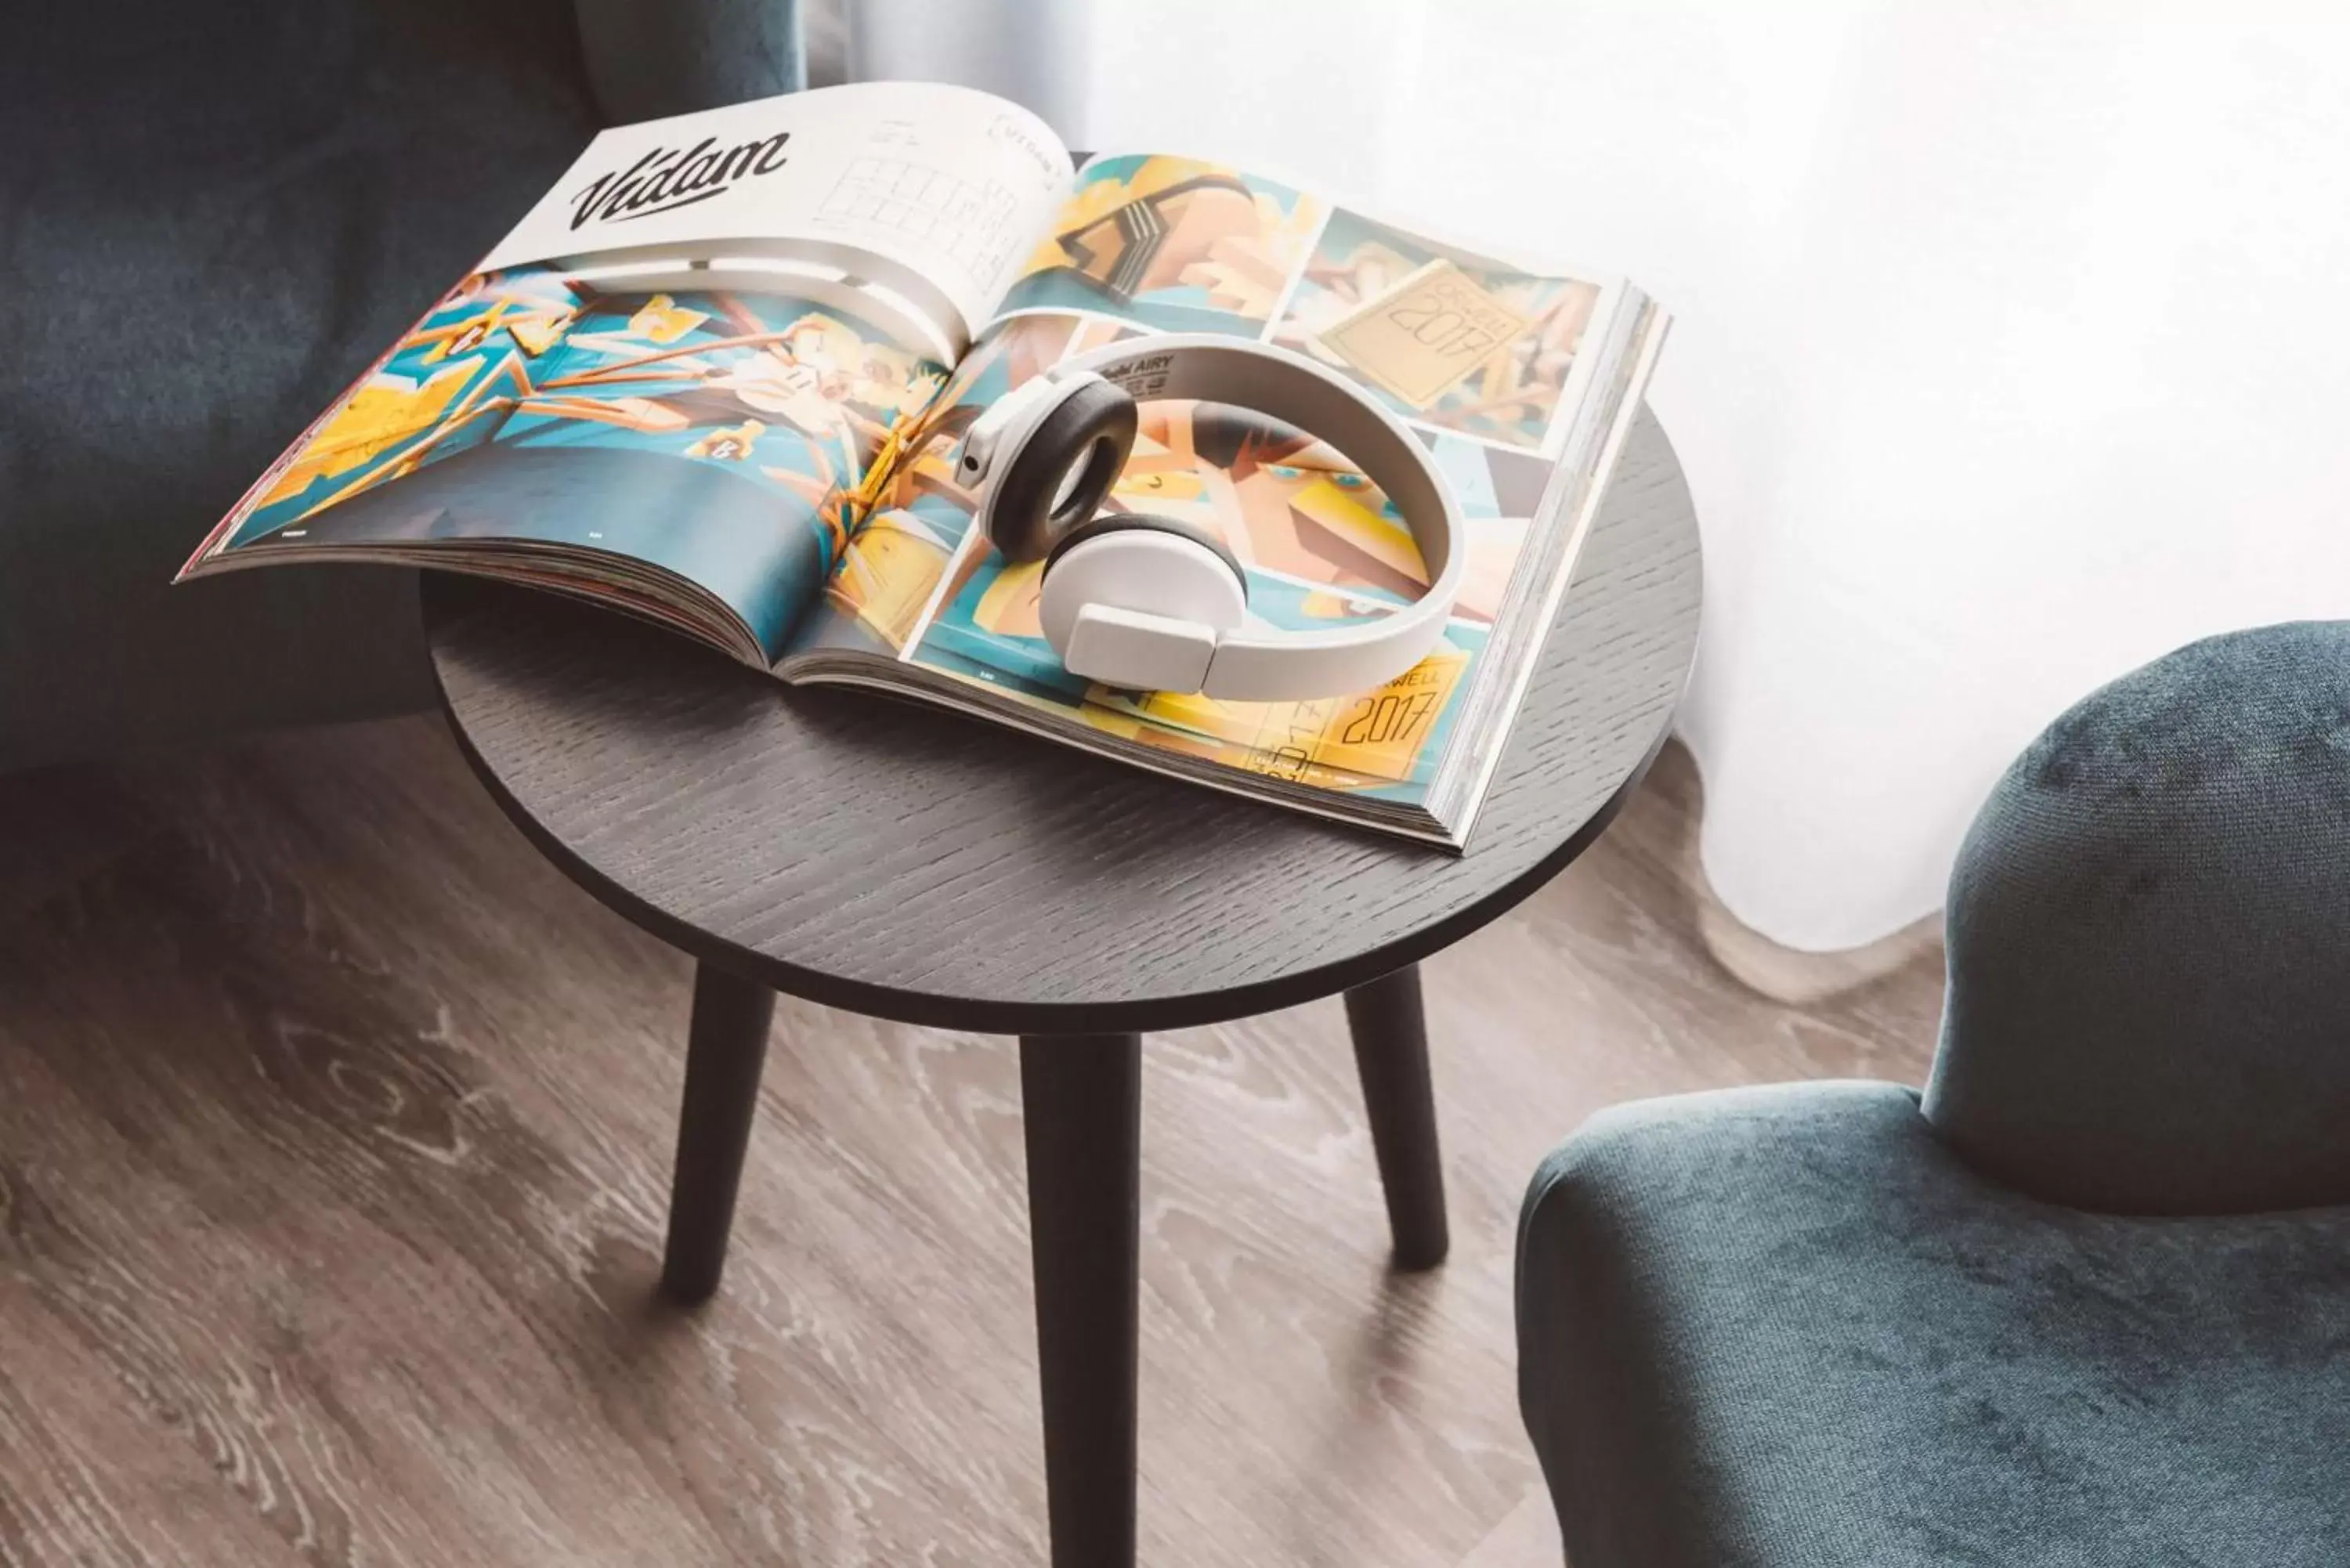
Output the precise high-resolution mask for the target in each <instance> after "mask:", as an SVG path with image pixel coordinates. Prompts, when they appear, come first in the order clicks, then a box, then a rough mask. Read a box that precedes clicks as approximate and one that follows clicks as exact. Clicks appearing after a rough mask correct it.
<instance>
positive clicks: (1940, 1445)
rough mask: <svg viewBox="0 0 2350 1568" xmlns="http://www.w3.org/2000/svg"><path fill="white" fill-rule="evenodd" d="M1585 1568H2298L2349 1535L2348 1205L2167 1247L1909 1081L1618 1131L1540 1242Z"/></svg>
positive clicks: (2270, 1218) (1533, 1406)
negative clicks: (2032, 1182) (2095, 1206)
mask: <svg viewBox="0 0 2350 1568" xmlns="http://www.w3.org/2000/svg"><path fill="white" fill-rule="evenodd" d="M1518 1315H1519V1346H1520V1386H1521V1395H1522V1404H1523V1410H1524V1413H1525V1417H1526V1421H1527V1425H1528V1429H1529V1431H1530V1432H1531V1433H1532V1435H1533V1437H1534V1444H1535V1447H1536V1449H1537V1450H1538V1451H1539V1453H1540V1454H1541V1457H1542V1461H1543V1466H1544V1471H1545V1473H1546V1475H1547V1477H1548V1480H1549V1481H1550V1485H1551V1490H1552V1493H1553V1496H1554V1497H1555V1501H1556V1502H1557V1505H1558V1511H1559V1516H1560V1520H1561V1523H1562V1525H1563V1527H1564V1530H1565V1538H1566V1544H1567V1549H1568V1554H1569V1557H1570V1559H1571V1561H1572V1562H1573V1563H1574V1564H1575V1568H1913V1565H1914V1568H1928V1565H1931V1568H1993V1565H1996V1568H2024V1565H2030V1568H2157V1565H2160V1568H2240V1565H2241V1564H2246V1563H2259V1564H2262V1568H2297V1565H2301V1564H2310V1565H2313V1568H2314V1565H2316V1564H2327V1565H2329V1568H2330V1565H2332V1564H2335V1563H2340V1562H2341V1561H2342V1552H2343V1542H2345V1541H2350V1210H2344V1209H2313V1210H2303V1211H2299V1212H2294V1213H2283V1214H2270V1215H2255V1216H2245V1217H2240V1218H2208V1217H2207V1218H2189V1219H2147V1218H2130V1217H2122V1216H2116V1215H2105V1214H2091V1213H2084V1212H2081V1211H2078V1210H2068V1209H2063V1208H2057V1207H2054V1206H2051V1205H2048V1204H2044V1203H2042V1202H2039V1201H2037V1200H2035V1199H2032V1198H2028V1197H2025V1196H2023V1195H2022V1194H2020V1193H2017V1192H2015V1191H2013V1190H2011V1189H2007V1188H2004V1187H2002V1186H2001V1185H1999V1184H1997V1183H1994V1182H1992V1181H1989V1180H1986V1179H1984V1178H1983V1177H1982V1176H1981V1175H1979V1174H1978V1173H1977V1172H1975V1171H1974V1170H1972V1169H1971V1168H1969V1166H1968V1165H1967V1164H1966V1163H1965V1162H1963V1161H1962V1160H1960V1158H1957V1157H1956V1156H1955V1155H1954V1154H1953V1153H1952V1152H1951V1151H1950V1149H1949V1148H1948V1147H1946V1146H1945V1145H1944V1144H1943V1142H1942V1141H1941V1140H1940V1139H1939V1137H1937V1135H1936V1134H1935V1132H1934V1131H1933V1129H1931V1128H1930V1127H1929V1126H1928V1125H1927V1123H1926V1122H1925V1120H1924V1119H1923V1118H1922V1117H1921V1116H1919V1114H1918V1106H1917V1102H1916V1099H1915V1097H1914V1096H1912V1095H1911V1094H1909V1093H1908V1091H1906V1090H1903V1089H1899V1088H1896V1087H1894V1086H1891V1085H1863V1084H1823V1085H1800V1086H1788V1087H1781V1088H1769V1089H1754V1090H1738V1091H1731V1092H1726V1093H1720V1094H1711V1095H1701V1096H1683V1097H1680V1098H1677V1099H1672V1100H1665V1101H1656V1102H1650V1103H1648V1104H1645V1105H1638V1106H1626V1107H1621V1108H1619V1109H1617V1110H1613V1111H1609V1112H1606V1113H1603V1114H1602V1115H1601V1116H1597V1117H1595V1118H1594V1119H1593V1120H1592V1121H1591V1122H1590V1123H1589V1124H1587V1125H1586V1127H1584V1128H1583V1130H1581V1131H1580V1132H1578V1133H1577V1134H1576V1135H1575V1137H1574V1138H1573V1139H1572V1140H1571V1141H1570V1142H1569V1143H1568V1144H1567V1145H1566V1146H1565V1147H1564V1148H1563V1149H1561V1150H1560V1151H1559V1153H1558V1154H1556V1155H1555V1156H1554V1157H1553V1158H1552V1159H1551V1160H1550V1161H1549V1162H1548V1163H1547V1164H1545V1166H1544V1168H1543V1171H1542V1173H1541V1175H1540V1176H1539V1177H1538V1179H1536V1181H1535V1184H1534V1189H1533V1192H1532V1193H1531V1195H1530V1196H1529V1199H1528V1201H1527V1206H1526V1210H1525V1214H1524V1220H1523V1230H1522V1235H1521V1247H1520V1263H1519V1306H1518Z"/></svg>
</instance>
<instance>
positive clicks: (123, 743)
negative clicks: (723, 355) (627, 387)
mask: <svg viewBox="0 0 2350 1568" xmlns="http://www.w3.org/2000/svg"><path fill="white" fill-rule="evenodd" d="M800 81H801V63H800V54H799V42H798V30H797V20H796V5H795V0H660V3H656V0H495V3H494V4H482V3H480V0H240V3H238V4H234V5H231V4H227V3H226V0H210V3H204V0H171V3H166V0H73V3H70V4H55V5H25V6H21V7H14V8H12V10H11V14H10V16H9V19H8V25H7V40H6V43H5V46H0V141H5V147H6V149H7V153H6V156H5V158H0V296H5V298H6V300H7V306H6V308H5V313H0V319H5V321H6V322H7V323H8V324H9V330H8V332H7V334H6V341H5V345H0V354H5V362H6V370H5V374H0V771H6V770H8V769H11V768H16V767H24V766H29V765H32V764H35V763H46V762H52V761H57V760H61V759H65V758H70V757H76V756H82V755H88V754H92V753H102V752H110V751H118V750H122V749H126V748H131V747H143V746H152V745H161V744H169V743H173V742H186V741H192V740H198V739H203V738H206V737H209V736H212V735H214V734H217V733H221V732H226V731H231V730H235V729H240V728H252V727H255V726H260V725H265V724H270V723H277V722H293V721H300V720H307V719H321V718H330V717H341V716H351V715H358V714H363V713H369V712H380V711H391V710H396V709H400V708H403V707H410V706H419V705H422V704H423V703H424V702H426V701H429V698H430V693H431V690H432V689H431V684H430V680H429V678H428V676H427V674H426V671H425V669H424V665H423V659H422V653H421V642H420V639H419V636H418V631H417V625H416V607H415V589H414V585H413V581H412V578H411V576H410V575H409V574H406V573H403V572H396V571H388V570H380V569H374V568H335V569H328V570H321V571H315V572H285V573H276V572H270V573H258V574H252V575H248V576H242V577H235V578H227V579H222V580H219V581H214V582H208V583H203V584H201V585H197V586H194V587H185V588H176V589H175V588H171V587H168V586H167V585H168V583H169V581H170V578H171V576H172V572H173V571H174V570H175V569H176V568H177V567H178V566H179V565H180V562H181V561H182V559H183V558H184V557H185V556H187V554H188V552H189V551H190V550H191V549H192V548H193V546H194V545H195V544H196V542H197V540H199V539H200V538H201V537H202V536H203V534H204V532H205V530H206V529H207V528H209V527H210V526H211V524H213V522H214V521H215V520H217V519H218V517H219V516H220V514H222V513H223V512H224V511H226V510H227V508H228V507H229V505H230V504H232V503H233V502H234V501H235V499H236V497H237V496H238V494H239V493H241V492H242V491H243V490H244V486H245V485H246V484H247V483H250V482H251V481H252V480H254V479H255V477H257V476H258V475H259V474H260V472H261V471H262V469H263V468H264V467H265V466H266V465H267V464H268V462H269V461H270V460H271V459H272V458H274V457H275V456H276V454H277V452H279V450H280V449H281V448H283V447H284V446H285V445H286V443H287V442H288V441H291V440H292V439H293V438H294V437H295V436H296V434H298V433H299V432H300V431H301V430H302V428H303V427H304V425H306V424H307V422H308V421H309V420H310V419H311V418H312V417H313V416H314V415H316V414H317V412H318V411H319V410H321V409H322V408H324V407H325V405H326V404H327V403H328V401H329V400H331V399H332V398H333V397H334V396H335V394H336V393H337V392H338V391H340V390H341V389H343V387H344V386H346V385H347V384H348V382H349V381H350V380H351V379H352V378H353V377H355V376H356V375H358V374H359V371H361V370H363V369H366V367H367V365H368V364H369V361H371V360H372V359H373V358H374V357H375V356H376V355H377V354H378V353H379V352H380V351H381V350H382V349H383V348H385V347H386V346H387V345H388V344H389V343H390V341H391V339H392V338H393V337H396V336H397V335H398V334H399V333H400V331H401V329H403V328H404V327H407V326H408V325H409V323H410V322H411V321H412V320H414V319H415V317H416V316H417V315H418V313H420V312H421V310H422V309H423V308H424V307H425V306H427V305H429V304H431V303H432V300H433V299H434V298H435V297H436V296H438V295H439V293H440V291H441V290H442V289H443V288H445V287H447V286H449V285H450V284H452V283H454V282H455V281H456V280H457V278H458V277H459V276H460V275H463V272H464V271H465V269H466V268H467V267H469V266H471V265H473V262H474V261H475V260H476V259H478V258H479V257H480V255H481V254H482V253H483V252H484V251H485V250H487V249H488V247H489V246H490V244H492V243H493V242H494V241H495V240H496V239H497V237H498V236H499V235H500V234H502V233H504V230H505V228H506V227H507V226H508V225H509V224H511V223H513V222H514V220H515V218H516V217H517V216H518V215H519V214H520V213H522V212H523V211H524V210H525V208H526V207H527V206H528V205H529V204H530V203H531V202H533V201H534V200H536V198H537V197H538V195H539V194H540V193H541V192H544V191H545V190H546V186H547V184H548V183H549V182H551V181H553V180H554V179H555V178H556V176H557V175H558V174H560V173H561V172H562V171H563V170H564V168H565V167H566V166H567V164H568V163H569V161H571V159H572V158H573V157H574V156H576V155H577V152H578V151H579V150H580V149H581V147H583V146H584V145H585V144H586V142H587V139H588V138H589V137H590V136H591V135H593V134H594V133H595V131H596V130H598V128H599V127H600V126H601V125H603V124H606V123H610V122H616V121H620V120H626V119H641V118H645V117H647V116H650V115H654V114H662V113H672V112H677V111H680V110H683V109H692V108H699V107H702V106H704V105H707V104H712V103H723V102H731V101H734V100H737V99H744V98H752V97H756V96H759V95H762V94H765V93H774V92H782V91H786V90H790V89H792V88H796V87H797V86H799V85H800Z"/></svg>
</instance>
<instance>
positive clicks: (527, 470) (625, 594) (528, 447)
mask: <svg viewBox="0 0 2350 1568" xmlns="http://www.w3.org/2000/svg"><path fill="white" fill-rule="evenodd" d="M945 379H946V367H945V366H943V365H941V364H940V363H938V362H937V361H936V360H934V359H931V358H925V357H923V356H922V355H920V354H919V353H917V352H915V351H913V350H910V349H909V348H906V347H904V346H903V345H902V344H900V343H899V342H898V341H896V340H895V339H894V338H893V337H891V336H890V335H889V334H888V333H886V332H884V331H882V330H881V329H879V327H874V326H873V325H872V324H870V323H869V322H865V321H860V320H858V319H857V318H856V317H851V316H849V315H848V314H847V313H846V312H844V311H840V310H837V309H834V308H830V307H820V306H816V305H814V304H811V303H810V302H808V301H806V300H801V299H795V298H791V297H788V296H780V295H770V294H723V293H719V294H689V295H679V296H670V295H666V294H655V295H651V296H637V295H607V294H603V293H601V292H599V291H598V290H597V289H596V288H594V287H593V286H588V285H584V284H581V283H580V282H579V281H578V280H577V279H576V278H574V277H571V276H569V275H566V274H564V273H562V272H560V271H557V270H555V269H552V268H548V267H545V266H521V267H515V268H511V269H508V270H506V271H504V272H494V273H488V274H484V275H477V276H475V277H472V278H469V279H467V280H466V281H465V282H463V284H460V285H459V286H457V287H456V288H455V289H453V290H452V291H451V292H450V294H449V295H448V296H446V297H444V298H443V299H442V301H441V302H440V303H439V304H438V305H436V306H433V308H432V310H431V311H430V312H428V313H427V314H426V315H425V317H423V319H422V320H421V321H419V322H418V323H417V325H416V326H415V327H413V328H412V329H411V331H410V332H409V333H408V334H407V335H406V336H404V337H402V338H401V339H400V341H399V342H398V343H397V344H395V345H394V346H393V348H392V350H391V352H390V354H389V355H387V356H386V357H385V358H384V359H383V360H381V361H380V363H379V364H378V365H377V366H376V367H375V368H374V369H372V370H370V371H369V373H368V374H367V375H366V376H364V377H362V378H361V379H360V380H359V383H358V384H357V385H356V386H354V387H353V388H352V389H350V390H349V391H348V392H347V393H346V394H345V395H344V396H343V397H342V398H341V399H340V400H338V402H337V403H336V404H335V405H334V406H333V407H332V408H330V409H329V410H328V411H327V413H326V414H325V415H324V416H322V417H321V418H320V419H319V420H318V421H317V423H315V424H314V425H313V426H312V427H311V428H310V430H309V431H307V432H305V433H304V435H303V436H302V438H301V439H300V440H299V441H296V443H295V444H294V446H293V447H292V448H291V449H289V450H288V451H287V452H286V454H285V455H284V456H283V457H281V458H280V459H279V460H278V461H277V462H276V464H274V465H273V466H272V467H271V469H270V470H269V472H267V473H265V475H263V477H262V479H261V480H260V482H259V483H256V484H255V486H254V487H253V489H252V490H250V491H249V492H247V493H246V494H245V496H244V499H243V500H242V501H240V502H239V503H238V504H237V505H236V507H235V508H234V509H233V510H232V511H231V512H230V514H229V515H228V516H227V517H226V518H225V519H224V520H223V522H222V524H221V525H220V526H219V527H218V528H217V529H215V530H214V532H213V535H212V536H211V537H210V538H209V539H207V540H206V541H205V543H204V545H203V546H202V547H201V548H200V549H199V550H198V552H197V555H196V556H195V558H194V559H193V560H192V561H191V562H190V563H189V565H188V566H187V568H186V569H185V570H184V571H183V572H182V576H203V575H204V574H206V573H208V572H213V571H223V570H229V569H234V568H236V567H241V566H259V565H264V564H267V563H271V562H276V561H287V560H360V561H367V560H380V561H393V562H402V561H405V562H409V563H412V564H430V565H432V566H442V567H449V568H453V569H459V570H472V571H478V572H483V573H485V574H488V575H492V576H504V577H511V578H524V579H527V580H533V581H539V582H544V583H546V584H547V585H548V586H555V587H564V588H566V589H567V590H568V591H570V592H573V593H577V594H583V595H586V596H587V597H594V598H598V599H599V600H603V601H605V602H608V603H610V604H612V605H613V606H615V607H619V608H623V609H628V610H631V611H633V612H635V613H637V614H639V615H643V616H646V617H648V618H652V619H656V620H660V621H663V622H664V623H666V624H669V625H671V626H673V627H675V628H678V629H680V630H683V631H686V632H688V633H690V634H692V635H696V636H699V637H702V639H704V640H707V641H711V642H712V643H715V644H716V645H718V646H720V647H722V648H724V649H727V650H728V651H729V652H731V653H733V654H734V655H735V656H736V657H737V658H740V659H744V660H746V661H749V662H755V663H758V664H761V665H768V664H772V663H773V662H774V661H775V659H776V658H777V657H778V656H779V655H780V654H781V652H782V650H783V649H784V647H785V643H786V641H787V639H788V638H789V635H790V633H791V631H792V630H793V628H795V626H796V625H797V623H798V621H799V619H800V618H801V617H802V616H803V615H804V614H805V613H806V610H807V608H808V607H809V606H810V605H811V604H813V603H814V602H816V597H817V596H818V594H819V593H820V592H821V590H822V587H823V585H824V584H825V583H826V581H827V579H828V578H830V577H831V576H832V575H833V573H834V570H835V568H836V566H837V565H838V561H839V556H840V551H841V548H842V546H843V545H844V544H845V543H846V541H847V536H848V532H849V529H850V526H851V524H852V523H853V521H854V520H855V514H854V511H853V509H852V505H851V497H853V495H854V494H855V493H856V491H857V489H858V486H859V485H860V484H862V483H864V482H865V481H866V478H867V475H868V469H869V468H870V467H871V466H872V465H874V464H875V463H877V462H880V461H882V460H883V458H884V456H885V453H887V452H889V451H891V450H893V449H894V444H895V443H894V441H893V436H892V432H893V431H894V430H895V428H896V427H897V426H898V425H899V423H901V422H902V421H907V420H909V419H911V418H912V417H914V416H915V415H917V414H919V413H920V412H921V411H923V410H926V409H927V408H928V407H929V405H930V403H931V400H933V399H934V398H935V397H936V396H937V395H938V392H939V390H940V389H941V386H942V385H943V384H944V382H945Z"/></svg>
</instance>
